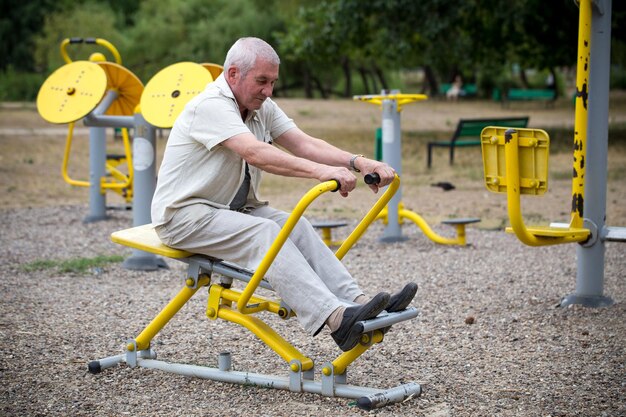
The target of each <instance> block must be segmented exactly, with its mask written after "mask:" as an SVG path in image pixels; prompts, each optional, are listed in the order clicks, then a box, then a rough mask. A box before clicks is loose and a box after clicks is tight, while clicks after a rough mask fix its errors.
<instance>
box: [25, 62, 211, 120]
mask: <svg viewBox="0 0 626 417" xmlns="http://www.w3.org/2000/svg"><path fill="white" fill-rule="evenodd" d="M205 72H206V71H205ZM106 91H107V76H106V73H105V72H104V70H103V69H102V68H101V67H100V66H99V65H98V64H96V63H94V62H89V61H75V62H72V63H70V64H67V65H63V66H62V67H61V68H59V69H57V70H56V71H54V72H53V73H52V74H51V75H50V76H49V77H48V78H47V79H46V81H44V83H43V85H42V86H41V88H40V89H39V94H37V110H38V111H39V114H40V115H41V117H43V118H44V119H45V120H46V121H48V122H50V123H71V122H75V121H77V120H80V119H82V118H83V117H85V116H86V115H88V114H89V113H91V111H92V110H93V109H95V108H96V106H97V105H98V103H100V100H102V97H104V94H105V93H106Z"/></svg>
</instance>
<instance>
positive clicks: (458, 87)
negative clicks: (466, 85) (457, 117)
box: [446, 75, 463, 101]
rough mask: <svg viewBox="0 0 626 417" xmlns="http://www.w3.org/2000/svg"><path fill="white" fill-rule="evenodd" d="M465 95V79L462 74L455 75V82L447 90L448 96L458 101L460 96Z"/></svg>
mask: <svg viewBox="0 0 626 417" xmlns="http://www.w3.org/2000/svg"><path fill="white" fill-rule="evenodd" d="M462 95H463V79H462V78H461V76H460V75H457V76H456V77H454V82H452V85H451V86H450V88H449V89H448V91H446V98H447V99H448V100H451V101H457V100H458V98H459V96H462Z"/></svg>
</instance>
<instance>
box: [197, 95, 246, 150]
mask: <svg viewBox="0 0 626 417" xmlns="http://www.w3.org/2000/svg"><path fill="white" fill-rule="evenodd" d="M242 133H251V132H250V129H248V127H247V126H246V125H245V123H244V122H243V120H242V119H241V114H240V113H239V111H238V110H237V108H236V106H235V105H234V103H232V100H231V99H229V98H227V97H210V98H206V99H204V100H202V101H200V102H199V103H197V105H196V107H195V108H194V109H193V115H192V118H191V123H190V125H189V136H190V137H192V138H193V139H194V140H196V141H198V142H200V143H202V144H203V145H204V146H205V147H206V148H207V149H208V150H211V149H213V148H214V147H215V146H217V145H219V144H220V143H222V142H223V141H225V140H226V139H228V138H231V137H233V136H235V135H239V134H242Z"/></svg>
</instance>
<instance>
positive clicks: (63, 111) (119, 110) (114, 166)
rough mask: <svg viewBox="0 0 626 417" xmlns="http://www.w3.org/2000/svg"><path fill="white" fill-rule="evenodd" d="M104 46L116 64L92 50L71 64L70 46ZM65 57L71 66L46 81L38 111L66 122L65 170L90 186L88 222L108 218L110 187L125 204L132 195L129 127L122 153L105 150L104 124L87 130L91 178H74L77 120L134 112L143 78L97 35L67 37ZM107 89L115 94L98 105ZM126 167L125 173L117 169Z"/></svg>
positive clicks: (77, 183)
mask: <svg viewBox="0 0 626 417" xmlns="http://www.w3.org/2000/svg"><path fill="white" fill-rule="evenodd" d="M82 43H86V44H92V45H100V46H103V47H105V48H107V49H108V50H109V52H110V53H111V54H112V55H113V56H114V58H115V60H116V63H112V62H106V61H104V59H105V58H104V55H103V54H101V53H94V54H92V55H91V57H90V61H75V62H73V61H72V60H71V59H70V57H69V55H68V53H67V46H68V45H77V44H82ZM61 56H62V57H63V59H64V60H65V62H67V65H64V66H63V67H61V68H59V69H58V70H56V71H55V72H54V73H53V74H52V75H51V76H50V77H48V79H46V81H45V82H44V83H43V85H42V86H41V88H40V90H39V94H38V96H37V109H38V110H39V114H40V115H41V116H42V117H43V118H44V119H45V120H46V121H48V122H50V123H56V124H68V134H67V137H66V143H65V151H64V154H63V164H62V168H61V174H62V176H63V179H64V180H65V181H66V182H67V183H68V184H70V185H74V186H79V187H89V209H90V212H89V215H88V216H87V217H86V218H85V221H86V222H92V221H98V220H103V219H105V218H106V198H105V193H106V191H107V190H112V191H115V192H117V193H119V194H120V195H122V196H123V197H124V198H125V200H126V201H127V202H130V201H132V198H133V168H132V154H131V146H130V139H129V135H128V129H127V128H128V127H132V126H127V125H124V126H121V127H122V140H123V144H124V154H123V155H107V154H106V138H105V131H104V129H103V128H101V127H92V128H90V129H89V171H90V175H89V181H84V180H76V179H72V178H71V177H70V176H69V174H68V164H69V157H70V152H71V147H72V138H73V133H74V125H75V122H76V121H78V120H80V119H86V118H89V117H90V115H91V114H92V113H98V114H100V113H103V112H106V114H107V115H110V116H128V115H132V114H133V112H134V109H135V107H136V105H137V104H138V103H139V97H140V96H141V93H142V91H143V84H142V83H141V81H140V80H139V79H138V78H137V77H136V76H135V75H134V74H133V73H132V72H130V71H129V70H127V69H126V68H124V67H123V66H121V57H120V54H119V52H118V51H117V49H116V48H115V47H114V46H113V45H112V44H111V43H109V42H107V41H106V40H104V39H99V38H87V39H82V38H68V39H64V40H63V41H62V42H61ZM107 92H114V95H115V97H114V98H113V99H112V100H110V102H109V106H108V107H107V108H104V109H102V108H98V105H99V104H100V103H101V102H102V100H103V98H104V97H105V95H106V94H107ZM122 163H126V165H127V173H124V172H122V171H120V170H119V169H118V166H119V165H120V164H122Z"/></svg>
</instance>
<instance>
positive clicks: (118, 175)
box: [100, 128, 133, 190]
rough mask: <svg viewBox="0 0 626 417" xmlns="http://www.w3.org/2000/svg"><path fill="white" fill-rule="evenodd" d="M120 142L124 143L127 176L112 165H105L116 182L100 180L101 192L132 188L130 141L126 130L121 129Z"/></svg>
mask: <svg viewBox="0 0 626 417" xmlns="http://www.w3.org/2000/svg"><path fill="white" fill-rule="evenodd" d="M122 141H123V143H124V155H125V157H126V164H127V165H128V175H126V174H124V173H123V172H121V171H119V170H118V169H116V168H115V167H113V165H111V164H108V163H107V171H108V172H109V173H110V174H111V175H112V176H113V178H115V179H116V180H117V181H118V182H107V181H106V178H102V179H101V181H100V185H101V187H102V189H103V190H105V189H123V188H129V187H132V184H133V159H132V152H131V150H130V139H129V137H128V129H127V128H122Z"/></svg>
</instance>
